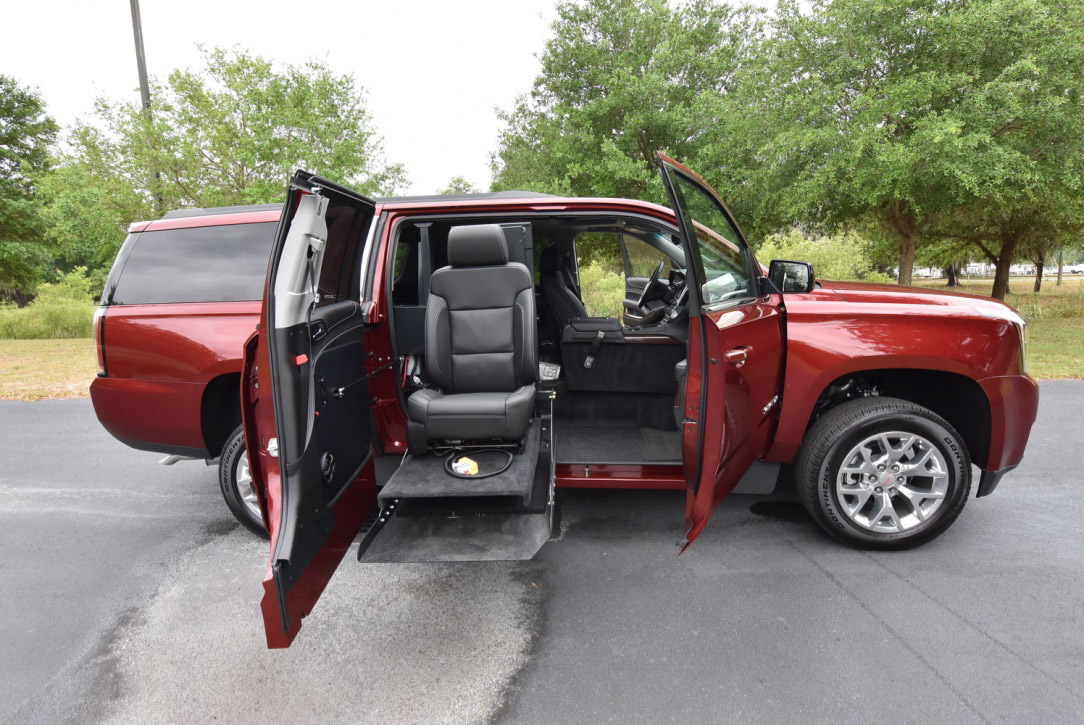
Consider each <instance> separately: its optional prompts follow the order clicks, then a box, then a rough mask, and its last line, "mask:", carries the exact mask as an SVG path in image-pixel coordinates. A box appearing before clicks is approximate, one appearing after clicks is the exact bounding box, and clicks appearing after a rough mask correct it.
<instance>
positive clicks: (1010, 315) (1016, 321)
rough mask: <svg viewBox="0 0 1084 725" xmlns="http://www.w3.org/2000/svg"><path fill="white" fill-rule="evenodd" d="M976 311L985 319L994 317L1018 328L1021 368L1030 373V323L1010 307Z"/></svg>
mask: <svg viewBox="0 0 1084 725" xmlns="http://www.w3.org/2000/svg"><path fill="white" fill-rule="evenodd" d="M975 311H976V312H978V313H979V314H980V315H982V316H983V317H993V318H994V319H996V320H1005V321H1006V322H1011V323H1012V324H1013V327H1015V328H1016V334H1017V336H1018V337H1019V338H1020V368H1021V370H1023V371H1024V373H1027V371H1028V323H1027V320H1025V319H1024V318H1023V317H1021V316H1020V315H1019V314H1017V313H1016V311H1015V310H1012V309H1010V308H1008V307H976V308H975Z"/></svg>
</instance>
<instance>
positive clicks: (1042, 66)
mask: <svg viewBox="0 0 1084 725" xmlns="http://www.w3.org/2000/svg"><path fill="white" fill-rule="evenodd" d="M956 27H957V28H958V29H959V33H958V41H957V43H956V44H955V45H954V46H953V47H952V50H953V51H954V52H955V53H956V54H957V55H958V56H960V57H961V58H962V59H963V60H962V61H961V65H963V66H964V67H967V68H974V69H975V70H974V71H973V75H974V76H975V79H976V80H975V81H973V82H972V84H971V86H970V87H969V88H968V93H967V94H966V95H964V97H963V99H962V101H961V102H960V103H958V104H957V106H956V107H955V108H953V109H952V113H951V115H950V120H951V122H952V123H953V124H954V126H955V127H956V128H957V131H956V132H955V133H954V134H953V138H952V139H951V141H950V142H949V143H947V144H944V146H945V147H946V150H947V153H946V158H947V159H948V160H949V161H950V162H951V161H954V160H957V161H958V163H959V165H960V167H962V168H963V169H965V170H964V171H963V172H962V173H961V176H960V179H959V185H960V186H961V188H962V189H963V190H964V195H963V203H962V204H961V205H960V207H958V208H957V210H956V212H955V213H954V214H953V215H952V216H951V217H950V218H949V219H948V224H947V226H948V228H949V231H950V233H951V234H952V235H953V236H956V237H958V238H963V239H967V240H969V241H971V242H972V243H973V244H974V245H975V246H976V247H977V248H978V249H979V250H980V251H981V252H982V254H983V255H984V256H985V257H986V258H987V259H989V260H990V261H991V262H993V263H994V264H995V267H996V273H995V277H994V286H993V291H992V294H993V296H994V297H997V298H1004V296H1005V295H1006V293H1007V292H1008V286H1009V268H1010V266H1011V265H1012V264H1013V262H1014V261H1017V260H1018V259H1021V258H1029V257H1031V256H1032V255H1035V256H1036V257H1037V258H1040V259H1044V260H1045V257H1046V255H1047V253H1048V252H1049V251H1050V250H1053V249H1055V248H1057V247H1058V246H1059V245H1061V244H1063V243H1065V241H1066V240H1067V239H1071V238H1074V237H1076V236H1078V235H1079V234H1080V233H1081V231H1082V230H1084V5H1081V4H1080V3H1075V2H1063V1H1062V0H990V1H988V2H982V3H971V4H968V5H967V6H965V7H964V8H963V9H962V10H961V12H960V13H959V14H958V16H957V17H956ZM980 34H982V36H983V37H984V38H985V43H984V44H983V45H981V46H978V47H975V46H972V45H970V44H969V43H967V42H966V41H965V39H966V38H973V37H977V36H978V35H980ZM1036 253H1038V254H1036ZM1040 284H1041V281H1040V279H1038V278H1037V280H1036V285H1035V289H1036V291H1038V289H1039V287H1040Z"/></svg>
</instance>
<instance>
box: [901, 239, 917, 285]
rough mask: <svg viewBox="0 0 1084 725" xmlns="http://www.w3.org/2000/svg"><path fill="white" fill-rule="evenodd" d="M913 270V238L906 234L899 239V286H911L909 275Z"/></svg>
mask: <svg viewBox="0 0 1084 725" xmlns="http://www.w3.org/2000/svg"><path fill="white" fill-rule="evenodd" d="M914 269H915V236H914V234H908V235H904V236H901V237H900V276H899V279H898V282H899V284H901V285H906V286H908V287H910V286H911V274H912V272H914Z"/></svg>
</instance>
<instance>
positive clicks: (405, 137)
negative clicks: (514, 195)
mask: <svg viewBox="0 0 1084 725" xmlns="http://www.w3.org/2000/svg"><path fill="white" fill-rule="evenodd" d="M755 2H756V4H760V5H770V4H772V0H755ZM554 4H555V0H504V1H503V2H501V1H497V2H492V1H487V0H452V1H448V0H446V1H444V2H434V1H432V0H425V1H417V2H411V1H408V0H398V1H396V0H382V1H381V2H369V1H365V2H359V1H356V0H355V1H349V0H347V1H344V2H336V1H335V0H323V2H319V3H309V4H305V3H298V2H296V1H295V2H281V1H279V0H262V1H261V2H253V1H251V0H142V2H141V5H140V8H141V12H142V15H143V39H144V44H145V46H146V54H147V66H148V71H149V73H150V74H151V75H152V76H158V77H160V78H164V77H165V76H166V75H167V74H168V73H169V72H170V71H171V70H173V69H174V68H179V67H182V68H194V67H198V65H199V61H200V58H199V53H198V51H197V49H196V44H197V43H204V44H206V45H208V46H215V45H221V46H225V47H234V46H239V47H243V48H248V49H250V50H253V51H255V52H256V53H257V54H259V55H261V56H264V57H267V58H271V59H273V60H275V61H278V62H279V63H293V64H298V63H302V62H304V61H305V60H308V59H309V58H312V57H314V56H315V57H320V58H326V59H327V60H328V62H329V63H330V64H331V66H332V67H333V68H335V69H337V70H339V71H340V72H350V73H353V74H354V76H355V77H356V78H357V80H358V82H359V83H360V84H361V85H362V86H364V87H365V89H366V90H367V91H368V107H369V110H370V111H371V113H372V115H373V120H374V122H375V124H376V127H377V129H378V131H379V132H380V133H381V135H382V136H383V137H384V139H385V151H386V155H387V158H388V160H389V161H397V162H400V163H402V164H404V166H405V167H406V171H407V174H408V176H409V182H410V185H409V188H408V189H407V190H406V191H407V192H408V193H415V194H429V193H434V192H436V191H438V190H439V189H441V188H443V187H444V186H445V185H446V184H447V183H448V180H449V179H451V178H452V177H453V176H459V175H462V176H465V177H466V178H467V180H468V181H470V182H471V183H473V184H474V185H475V186H477V187H479V188H482V189H487V188H488V187H489V182H490V173H489V154H490V153H491V152H492V151H494V150H495V148H496V145H497V133H498V131H499V129H500V124H499V123H498V121H497V115H496V112H495V109H496V108H498V107H500V108H509V107H510V106H511V105H512V103H513V101H514V99H515V97H516V95H517V94H519V93H524V92H526V91H528V90H529V89H530V87H531V83H532V81H533V80H534V77H535V74H536V73H537V71H538V59H537V58H536V55H537V54H538V53H540V52H541V50H542V45H543V43H544V42H545V40H546V38H548V37H549V25H550V23H551V22H552V21H553V19H554V17H555V15H556V14H555V12H554V10H553V7H554ZM2 12H3V15H2V17H3V19H4V27H5V30H6V32H4V33H3V42H0V73H6V74H10V75H14V76H15V77H16V78H17V79H19V81H20V82H21V83H22V84H24V85H30V86H36V87H37V88H38V89H39V90H40V92H41V93H42V95H43V96H44V98H45V101H46V103H47V104H48V108H49V113H50V114H52V115H53V117H54V118H56V119H57V120H58V121H59V122H60V123H61V124H63V125H67V124H69V123H71V122H72V121H73V120H74V119H75V118H77V117H78V116H80V115H87V114H89V112H90V109H91V108H92V103H93V100H94V98H95V97H96V96H99V95H104V96H106V97H109V98H113V99H117V98H130V99H132V100H133V101H138V98H139V91H138V83H139V81H138V78H137V75H136V62H135V51H134V45H133V41H132V22H131V14H130V10H129V0H82V1H74V2H73V1H66V0H31V1H30V2H22V3H16V2H8V3H5V7H4V9H3V11H2Z"/></svg>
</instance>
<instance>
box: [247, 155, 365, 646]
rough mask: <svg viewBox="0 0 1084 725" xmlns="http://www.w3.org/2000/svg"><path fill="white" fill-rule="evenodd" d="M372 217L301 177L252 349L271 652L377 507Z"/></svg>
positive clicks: (251, 435) (358, 202) (289, 202)
mask: <svg viewBox="0 0 1084 725" xmlns="http://www.w3.org/2000/svg"><path fill="white" fill-rule="evenodd" d="M373 214H374V204H373V202H372V201H371V200H370V199H367V198H366V197H364V196H360V195H358V194H355V193H354V192H352V191H350V190H348V189H344V188H342V187H340V186H337V185H335V184H333V183H331V182H328V181H325V180H323V179H320V178H318V177H316V176H313V175H311V174H308V173H305V172H300V171H299V172H297V174H295V175H294V177H293V179H291V182H290V189H289V193H288V196H287V199H286V205H285V207H284V209H283V215H282V220H281V221H280V223H279V229H278V236H277V238H276V241H275V245H274V247H273V249H272V254H271V261H270V264H269V268H268V277H267V286H266V289H265V292H264V304H263V313H262V317H261V321H260V328H259V333H258V337H257V338H256V339H255V340H250V341H249V344H248V346H247V348H248V349H247V350H246V370H245V375H244V381H243V384H242V401H243V404H242V408H243V411H242V412H243V416H244V422H245V434H246V442H247V444H248V450H249V459H250V465H251V467H252V473H253V476H254V480H256V481H257V490H258V491H259V493H260V494H261V506H262V508H263V511H264V515H265V518H266V523H267V524H268V530H269V532H270V537H271V558H270V562H269V565H268V570H267V574H266V576H265V579H264V597H263V603H262V609H263V616H264V625H265V628H266V631H267V643H268V646H269V647H287V646H289V644H290V642H292V641H293V638H294V637H295V636H297V632H298V630H299V629H300V627H301V618H302V617H304V616H306V615H307V614H308V613H309V612H310V611H311V610H312V608H313V606H314V605H315V604H316V601H317V599H318V598H319V597H320V594H321V593H322V592H323V590H324V587H325V586H326V585H327V583H328V581H329V580H330V579H331V576H332V574H333V573H334V572H335V569H336V567H337V566H338V564H339V562H340V561H341V560H342V558H343V555H344V554H345V553H346V550H347V549H348V548H349V546H350V544H351V542H352V541H353V540H354V537H355V536H356V535H357V533H358V531H359V530H360V529H361V527H362V524H363V522H364V521H365V520H366V517H367V516H368V515H369V514H370V512H371V511H372V510H373V509H374V508H375V506H376V485H375V476H374V471H373V463H372V454H373V426H372V421H371V418H370V411H369V403H368V401H369V396H368V390H367V387H368V386H367V375H366V359H365V345H364V342H365V338H364V335H365V315H364V311H363V310H362V308H361V306H360V305H359V304H358V300H359V297H360V290H359V285H360V273H359V266H358V265H359V264H360V259H361V255H362V252H363V250H364V247H365V245H366V244H367V243H369V240H370V239H371V236H372V235H371V229H372V222H373ZM253 361H254V363H253ZM253 451H256V454H255V455H254V454H253V453H252V452H253Z"/></svg>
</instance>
